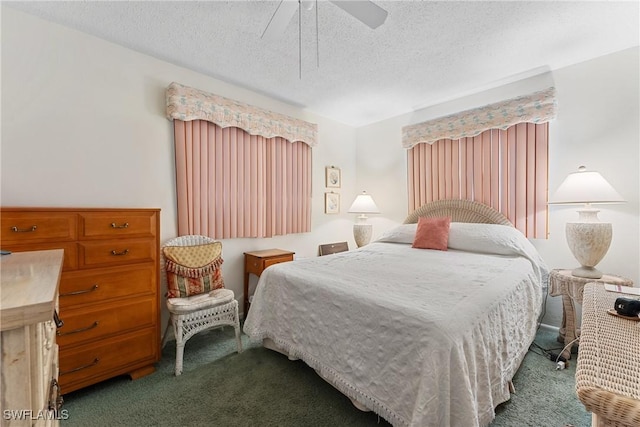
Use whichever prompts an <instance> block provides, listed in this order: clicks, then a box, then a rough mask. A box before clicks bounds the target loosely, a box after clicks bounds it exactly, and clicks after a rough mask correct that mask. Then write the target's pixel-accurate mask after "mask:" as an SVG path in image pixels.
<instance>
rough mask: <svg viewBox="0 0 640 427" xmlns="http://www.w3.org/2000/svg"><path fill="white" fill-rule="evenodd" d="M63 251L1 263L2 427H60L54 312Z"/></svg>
mask: <svg viewBox="0 0 640 427" xmlns="http://www.w3.org/2000/svg"><path fill="white" fill-rule="evenodd" d="M63 256H64V255H63V252H62V251H61V250H59V249H58V250H51V251H33V252H24V253H15V254H11V255H3V256H2V258H1V259H0V268H1V269H2V277H1V278H0V295H1V304H0V329H1V331H2V332H1V335H0V342H1V347H2V360H1V362H0V369H1V372H2V381H0V383H1V385H0V389H1V390H0V412H1V413H2V419H1V420H0V425H2V426H5V425H6V426H26V425H29V426H31V425H36V426H50V425H58V424H59V423H58V421H59V420H60V419H63V418H64V415H65V414H64V413H62V412H61V411H60V405H61V403H62V398H61V396H60V394H59V391H60V389H59V387H58V383H57V378H58V346H57V345H56V333H55V331H56V325H55V323H54V318H55V315H54V313H55V310H56V306H57V302H58V287H59V283H60V272H61V270H62V259H63Z"/></svg>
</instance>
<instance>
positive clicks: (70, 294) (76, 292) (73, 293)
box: [60, 285, 98, 297]
mask: <svg viewBox="0 0 640 427" xmlns="http://www.w3.org/2000/svg"><path fill="white" fill-rule="evenodd" d="M96 289H98V285H93V286H92V287H91V288H89V289H83V290H81V291H73V292H67V293H66V294H60V296H61V297H70V296H73V295H82V294H88V293H89V292H93V291H95V290H96Z"/></svg>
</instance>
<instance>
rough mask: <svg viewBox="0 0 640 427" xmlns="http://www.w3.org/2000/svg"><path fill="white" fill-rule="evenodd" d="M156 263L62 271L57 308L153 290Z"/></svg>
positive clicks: (104, 300) (146, 292) (153, 292)
mask: <svg viewBox="0 0 640 427" xmlns="http://www.w3.org/2000/svg"><path fill="white" fill-rule="evenodd" d="M155 269H156V265H155V264H152V263H147V264H136V265H133V266H131V265H129V266H124V267H112V268H96V269H92V270H77V271H72V272H68V273H63V274H62V279H61V280H60V309H61V311H62V312H64V311H65V310H67V309H70V308H73V307H76V306H78V305H82V304H92V303H100V304H102V303H105V302H107V301H110V300H112V299H116V298H123V297H131V296H136V295H142V294H147V295H149V294H155V293H156V274H157V272H156V271H155Z"/></svg>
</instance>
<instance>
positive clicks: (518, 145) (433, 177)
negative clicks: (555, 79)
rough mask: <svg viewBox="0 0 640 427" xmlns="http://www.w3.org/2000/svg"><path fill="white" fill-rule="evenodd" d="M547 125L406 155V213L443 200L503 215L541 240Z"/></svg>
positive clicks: (436, 145)
mask: <svg viewBox="0 0 640 427" xmlns="http://www.w3.org/2000/svg"><path fill="white" fill-rule="evenodd" d="M548 135H549V125H548V123H543V124H534V123H519V124H516V125H513V126H510V127H509V128H508V129H506V130H499V129H490V130H486V131H484V132H482V133H481V134H479V135H477V136H474V137H466V138H460V139H441V140H438V141H436V142H435V143H433V144H417V145H415V146H414V147H413V148H411V149H409V150H408V165H407V166H408V167H407V171H408V188H409V211H410V212H411V211H413V210H414V209H416V208H417V207H420V206H422V205H423V204H425V203H427V202H431V201H434V200H443V199H466V200H475V201H478V202H482V203H484V204H486V205H489V206H491V207H493V208H495V209H496V210H498V211H500V212H502V213H503V214H504V215H505V216H506V217H507V218H509V220H510V221H511V222H512V223H513V224H514V226H515V227H516V228H518V229H519V230H520V231H522V232H523V233H524V234H525V235H526V236H527V237H532V238H546V237H547V232H548V225H547V194H548V188H547V177H548Z"/></svg>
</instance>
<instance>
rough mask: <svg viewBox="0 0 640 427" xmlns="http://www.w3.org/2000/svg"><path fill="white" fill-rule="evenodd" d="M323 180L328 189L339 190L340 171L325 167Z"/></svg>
mask: <svg viewBox="0 0 640 427" xmlns="http://www.w3.org/2000/svg"><path fill="white" fill-rule="evenodd" d="M325 180H326V184H325V185H326V186H327V187H328V188H340V184H341V181H342V180H341V178H340V169H339V168H335V167H333V166H327V167H326V168H325Z"/></svg>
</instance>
